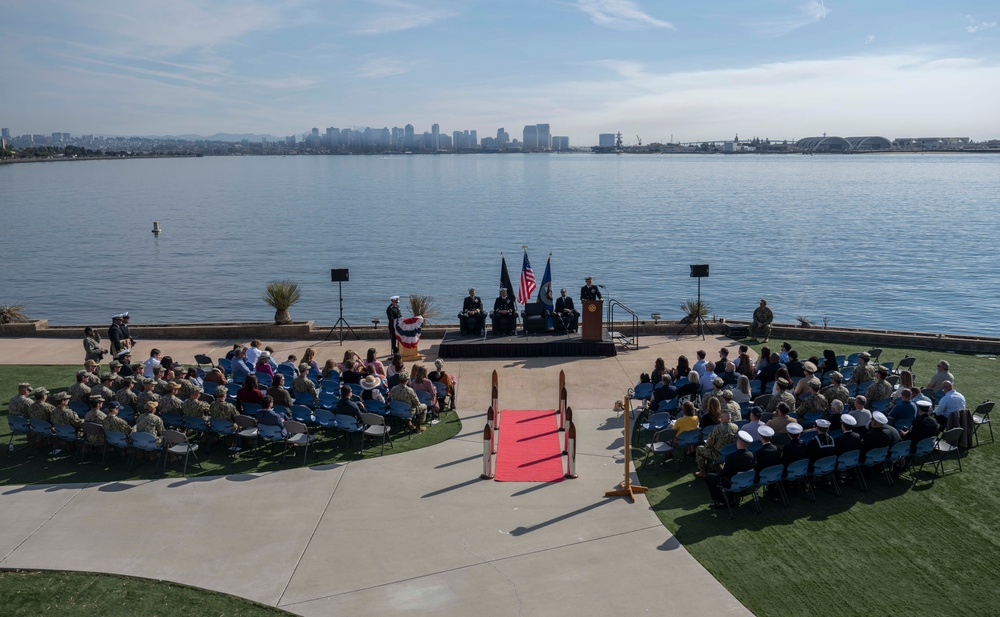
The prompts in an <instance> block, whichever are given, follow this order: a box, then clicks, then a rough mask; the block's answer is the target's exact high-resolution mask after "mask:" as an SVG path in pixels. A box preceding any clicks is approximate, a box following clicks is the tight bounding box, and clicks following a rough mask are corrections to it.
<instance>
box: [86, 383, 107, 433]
mask: <svg viewBox="0 0 1000 617" xmlns="http://www.w3.org/2000/svg"><path fill="white" fill-rule="evenodd" d="M103 404H104V397H103V396H101V395H100V394H91V395H90V411H88V412H87V415H86V416H84V417H83V421H84V422H93V423H94V424H100V425H101V426H102V427H103V426H104V419H105V418H106V417H107V414H105V413H104V412H103V411H101V405H103ZM86 438H87V443H89V444H91V445H93V446H101V445H104V435H103V434H100V435H87V436H86Z"/></svg>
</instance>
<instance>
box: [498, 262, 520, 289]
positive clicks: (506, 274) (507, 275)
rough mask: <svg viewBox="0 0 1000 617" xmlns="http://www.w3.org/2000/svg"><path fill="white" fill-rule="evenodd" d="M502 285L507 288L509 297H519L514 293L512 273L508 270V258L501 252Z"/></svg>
mask: <svg viewBox="0 0 1000 617" xmlns="http://www.w3.org/2000/svg"><path fill="white" fill-rule="evenodd" d="M500 287H503V288H504V289H506V290H507V297H508V298H517V296H515V295H514V285H513V284H512V283H511V282H510V273H509V272H507V259H506V258H505V257H504V256H503V253H500Z"/></svg>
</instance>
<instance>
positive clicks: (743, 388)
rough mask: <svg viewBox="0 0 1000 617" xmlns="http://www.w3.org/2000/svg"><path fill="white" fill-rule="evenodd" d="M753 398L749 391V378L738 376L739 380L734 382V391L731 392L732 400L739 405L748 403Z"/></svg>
mask: <svg viewBox="0 0 1000 617" xmlns="http://www.w3.org/2000/svg"><path fill="white" fill-rule="evenodd" d="M751 398H753V396H752V393H751V391H750V378H749V377H747V376H746V375H740V378H739V379H737V380H736V389H735V390H733V400H734V401H736V403H737V404H739V403H749V402H750V399H751Z"/></svg>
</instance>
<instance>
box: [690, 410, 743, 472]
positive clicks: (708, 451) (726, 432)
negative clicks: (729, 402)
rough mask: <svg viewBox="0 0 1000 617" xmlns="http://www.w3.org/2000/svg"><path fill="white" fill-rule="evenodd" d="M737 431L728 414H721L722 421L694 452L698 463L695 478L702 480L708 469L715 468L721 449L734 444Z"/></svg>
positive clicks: (720, 455)
mask: <svg viewBox="0 0 1000 617" xmlns="http://www.w3.org/2000/svg"><path fill="white" fill-rule="evenodd" d="M738 431H739V429H738V428H737V427H736V425H735V424H733V422H732V418H731V417H730V415H729V413H728V412H725V411H723V412H722V420H721V422H719V425H718V426H716V427H715V428H713V429H712V431H711V432H710V433H709V434H708V439H706V440H705V445H703V446H698V449H697V450H695V460H696V461H697V462H698V471H697V472H696V473H695V474H694V475H695V476H696V477H699V478H704V477H705V474H706V473H708V470H709V468H713V467H715V466H716V464H717V462H718V461H719V459H720V458H721V457H722V449H723V448H724V447H726V446H728V445H729V444H731V443H736V433H737V432H738Z"/></svg>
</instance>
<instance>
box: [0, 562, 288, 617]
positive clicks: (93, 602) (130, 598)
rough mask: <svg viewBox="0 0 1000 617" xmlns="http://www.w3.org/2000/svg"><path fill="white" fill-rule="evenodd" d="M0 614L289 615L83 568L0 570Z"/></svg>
mask: <svg viewBox="0 0 1000 617" xmlns="http://www.w3.org/2000/svg"><path fill="white" fill-rule="evenodd" d="M0 597H2V598H3V603H4V607H3V614H4V615H8V616H10V617H14V616H22V615H23V616H26V617H27V616H31V617H34V616H36V615H59V616H61V617H72V616H73V615H81V616H82V615H86V616H88V617H89V616H90V615H103V616H105V617H116V616H121V617H125V616H128V617H132V616H133V615H148V616H156V617H167V616H170V615H178V616H182V615H183V616H187V615H193V614H197V615H213V616H217V617H277V616H279V615H289V614H290V613H286V612H285V611H282V610H278V609H276V608H272V607H269V606H264V605H263V604H256V603H254V602H250V601H249V600H243V599H241V598H237V597H234V596H229V595H226V594H222V593H215V592H212V591H205V590H202V589H196V588H194V587H188V586H186V585H177V584H175V583H166V582H162V581H152V580H147V579H142V578H130V577H127V576H114V575H111V574H87V573H83V572H0Z"/></svg>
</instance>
